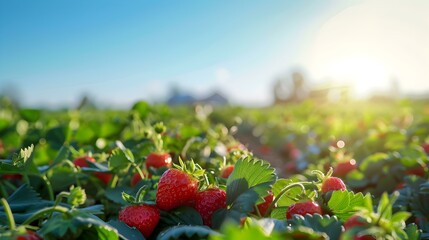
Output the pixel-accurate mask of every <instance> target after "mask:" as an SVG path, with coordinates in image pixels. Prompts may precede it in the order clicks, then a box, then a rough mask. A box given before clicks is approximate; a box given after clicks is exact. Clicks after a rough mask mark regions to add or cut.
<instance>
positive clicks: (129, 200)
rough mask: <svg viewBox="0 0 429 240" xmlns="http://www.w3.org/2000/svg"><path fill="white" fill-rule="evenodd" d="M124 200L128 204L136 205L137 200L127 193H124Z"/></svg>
mask: <svg viewBox="0 0 429 240" xmlns="http://www.w3.org/2000/svg"><path fill="white" fill-rule="evenodd" d="M122 199H124V201H125V202H127V203H135V202H136V199H135V198H134V197H133V196H131V195H130V194H128V193H126V192H122Z"/></svg>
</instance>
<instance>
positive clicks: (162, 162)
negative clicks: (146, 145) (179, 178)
mask: <svg viewBox="0 0 429 240" xmlns="http://www.w3.org/2000/svg"><path fill="white" fill-rule="evenodd" d="M171 164H172V162H171V156H170V154H168V153H163V152H153V153H150V154H149V155H148V156H147V158H146V168H147V169H149V168H150V167H153V168H161V167H171Z"/></svg>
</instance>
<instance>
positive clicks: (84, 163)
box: [73, 156, 113, 184]
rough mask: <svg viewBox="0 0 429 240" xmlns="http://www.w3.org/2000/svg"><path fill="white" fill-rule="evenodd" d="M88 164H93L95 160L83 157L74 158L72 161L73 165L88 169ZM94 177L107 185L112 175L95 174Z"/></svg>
mask: <svg viewBox="0 0 429 240" xmlns="http://www.w3.org/2000/svg"><path fill="white" fill-rule="evenodd" d="M88 162H95V159H94V158H92V157H90V156H85V157H80V158H76V159H75V160H74V161H73V163H74V165H75V166H78V167H88V166H89V163H88ZM94 176H95V177H96V178H98V179H100V180H101V181H102V182H104V183H105V184H108V183H109V182H110V180H111V179H112V177H113V176H112V174H110V173H102V172H95V173H94Z"/></svg>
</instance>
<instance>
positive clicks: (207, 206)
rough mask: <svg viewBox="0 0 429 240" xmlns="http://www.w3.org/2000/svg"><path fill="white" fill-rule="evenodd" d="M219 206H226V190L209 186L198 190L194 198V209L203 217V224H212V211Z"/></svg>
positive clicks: (219, 207)
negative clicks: (200, 190)
mask: <svg viewBox="0 0 429 240" xmlns="http://www.w3.org/2000/svg"><path fill="white" fill-rule="evenodd" d="M221 208H226V192H225V191H224V190H222V189H219V188H210V189H207V190H204V191H202V192H198V193H197V196H196V198H195V209H196V210H197V211H198V212H199V213H200V215H201V217H202V218H203V222H204V225H207V226H209V227H210V226H211V225H212V215H213V213H214V212H215V211H216V210H218V209H221Z"/></svg>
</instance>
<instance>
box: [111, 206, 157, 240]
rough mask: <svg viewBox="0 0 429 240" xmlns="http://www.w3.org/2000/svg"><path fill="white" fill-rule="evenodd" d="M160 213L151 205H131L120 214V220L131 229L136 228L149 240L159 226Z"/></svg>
mask: <svg viewBox="0 0 429 240" xmlns="http://www.w3.org/2000/svg"><path fill="white" fill-rule="evenodd" d="M159 219H160V213H159V210H158V208H156V207H155V206H151V205H145V204H143V205H131V206H128V207H126V208H124V209H123V210H122V211H120V212H119V220H120V221H122V222H124V223H125V224H127V225H128V226H130V227H136V228H137V229H138V230H139V231H140V232H141V233H142V234H143V236H144V237H145V238H149V236H150V235H151V234H152V232H153V230H154V229H155V227H156V225H158V222H159Z"/></svg>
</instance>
